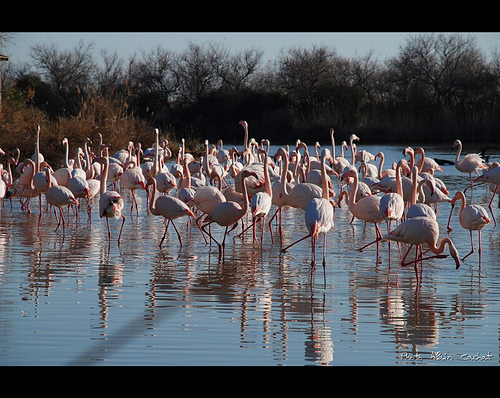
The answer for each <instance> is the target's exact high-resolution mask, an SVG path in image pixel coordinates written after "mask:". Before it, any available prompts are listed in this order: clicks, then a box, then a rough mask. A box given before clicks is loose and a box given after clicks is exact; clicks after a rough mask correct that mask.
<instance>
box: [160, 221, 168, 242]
mask: <svg viewBox="0 0 500 398" xmlns="http://www.w3.org/2000/svg"><path fill="white" fill-rule="evenodd" d="M165 221H167V223H166V224H165V231H164V232H163V236H162V238H161V240H160V248H161V245H162V244H163V241H164V240H165V237H166V236H167V230H168V225H169V224H170V220H165Z"/></svg>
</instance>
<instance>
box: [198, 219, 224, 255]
mask: <svg viewBox="0 0 500 398" xmlns="http://www.w3.org/2000/svg"><path fill="white" fill-rule="evenodd" d="M210 224H212V221H210V222H209V223H207V224H204V225H202V226H201V229H202V230H203V231H204V232H205V233H206V234H207V235H208V236H209V237H210V241H212V240H213V241H214V242H215V243H217V246H218V247H219V253H220V252H221V245H220V243H219V242H217V240H216V239H215V238H214V237H213V236H212V234H211V233H210V232H207V231H206V230H205V227H206V226H207V225H208V227H209V228H210Z"/></svg>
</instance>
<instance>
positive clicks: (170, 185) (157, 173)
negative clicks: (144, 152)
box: [151, 129, 185, 194]
mask: <svg viewBox="0 0 500 398" xmlns="http://www.w3.org/2000/svg"><path fill="white" fill-rule="evenodd" d="M183 142H184V139H183ZM161 149H162V148H161V147H160V145H159V131H158V129H155V153H154V158H153V168H152V171H151V175H152V176H153V177H154V178H155V179H156V189H157V190H158V192H161V193H162V194H168V193H170V191H171V190H172V189H174V188H177V182H176V181H175V177H174V175H173V174H172V173H170V172H169V171H168V170H165V171H164V170H162V167H161V163H162V161H160V152H161ZM182 153H183V154H184V156H185V153H184V151H183V152H182Z"/></svg>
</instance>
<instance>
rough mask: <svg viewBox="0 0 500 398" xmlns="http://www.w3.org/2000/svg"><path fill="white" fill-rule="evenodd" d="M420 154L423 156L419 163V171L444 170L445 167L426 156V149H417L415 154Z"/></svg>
mask: <svg viewBox="0 0 500 398" xmlns="http://www.w3.org/2000/svg"><path fill="white" fill-rule="evenodd" d="M418 154H420V155H421V156H422V157H421V159H420V162H419V164H418V170H419V172H424V173H428V172H434V171H443V168H442V167H441V166H440V165H439V164H438V163H437V162H436V161H435V160H434V159H432V158H430V157H428V156H425V150H424V148H422V147H419V148H417V149H415V156H417V155H418Z"/></svg>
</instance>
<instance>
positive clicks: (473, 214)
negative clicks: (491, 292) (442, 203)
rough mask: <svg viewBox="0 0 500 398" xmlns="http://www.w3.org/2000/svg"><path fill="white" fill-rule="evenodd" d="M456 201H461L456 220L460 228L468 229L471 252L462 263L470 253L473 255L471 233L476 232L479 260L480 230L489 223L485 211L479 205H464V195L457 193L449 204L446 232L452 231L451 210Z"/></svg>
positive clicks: (460, 192)
mask: <svg viewBox="0 0 500 398" xmlns="http://www.w3.org/2000/svg"><path fill="white" fill-rule="evenodd" d="M457 200H461V201H462V205H461V207H460V214H459V216H458V219H459V221H460V225H461V226H462V228H465V229H468V230H469V232H470V244H471V251H470V252H469V254H467V255H466V256H465V257H463V258H462V261H464V260H465V259H466V258H467V257H469V256H470V255H471V254H472V253H474V242H473V240H472V231H477V233H478V237H479V258H481V230H482V229H483V228H484V227H485V226H486V225H487V224H490V223H491V220H490V218H489V217H488V214H487V213H486V210H485V209H484V208H483V207H482V206H480V205H466V200H465V194H464V193H463V192H462V191H457V192H456V193H455V196H454V197H453V199H452V202H451V211H450V216H449V218H448V231H452V230H453V229H452V228H451V227H450V221H451V214H452V213H453V208H454V206H455V203H456V201H457Z"/></svg>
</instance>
